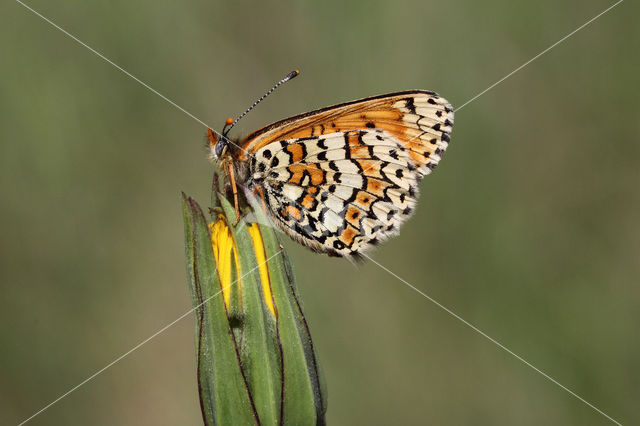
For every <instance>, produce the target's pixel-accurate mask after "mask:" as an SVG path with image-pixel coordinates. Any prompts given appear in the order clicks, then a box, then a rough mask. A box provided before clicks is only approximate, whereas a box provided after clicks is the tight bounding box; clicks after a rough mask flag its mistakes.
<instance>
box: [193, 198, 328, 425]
mask: <svg viewBox="0 0 640 426" xmlns="http://www.w3.org/2000/svg"><path fill="white" fill-rule="evenodd" d="M213 195H214V196H213V207H212V208H211V209H210V211H211V213H212V218H211V219H207V218H206V216H205V214H204V213H203V212H202V209H201V208H200V206H199V205H198V204H197V203H196V202H195V201H194V200H193V199H192V198H190V197H186V196H185V195H184V194H183V210H184V220H185V245H186V257H187V272H188V276H189V284H190V290H191V294H192V301H193V306H194V308H195V322H196V355H197V364H198V365H197V370H198V372H197V375H198V388H199V393H200V405H201V409H202V415H203V419H204V423H205V424H206V425H249V424H256V425H281V424H286V425H289V424H290V425H321V424H324V422H325V421H324V416H325V411H326V407H327V402H326V389H325V387H324V382H323V378H322V374H321V371H320V367H319V364H318V360H317V356H316V354H315V350H314V347H313V342H312V340H311V334H310V332H309V328H308V324H307V320H306V319H305V317H304V314H303V312H302V304H301V301H300V297H299V294H298V292H297V290H296V286H295V281H294V277H293V272H292V269H291V265H290V263H289V258H288V256H287V254H286V252H285V251H284V249H283V248H282V246H281V245H280V244H279V243H278V240H277V237H276V235H275V233H274V230H273V228H271V227H269V226H264V225H259V224H258V223H255V222H253V223H248V222H247V221H245V219H243V218H241V219H240V221H238V223H237V225H236V226H232V225H231V224H233V223H234V222H235V219H236V218H235V211H234V208H233V206H232V205H230V203H229V202H228V201H227V200H226V198H224V197H220V196H218V195H217V194H216V193H215V192H214V194H213ZM256 214H257V215H259V216H261V215H262V212H256Z"/></svg>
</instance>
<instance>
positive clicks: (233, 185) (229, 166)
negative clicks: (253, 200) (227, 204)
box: [227, 162, 240, 226]
mask: <svg viewBox="0 0 640 426" xmlns="http://www.w3.org/2000/svg"><path fill="white" fill-rule="evenodd" d="M227 170H228V171H229V179H231V189H232V190H233V204H234V206H235V209H236V221H235V222H233V226H236V225H237V224H238V221H239V220H240V209H239V208H238V187H237V186H236V176H235V173H234V171H233V163H231V162H228V163H227Z"/></svg>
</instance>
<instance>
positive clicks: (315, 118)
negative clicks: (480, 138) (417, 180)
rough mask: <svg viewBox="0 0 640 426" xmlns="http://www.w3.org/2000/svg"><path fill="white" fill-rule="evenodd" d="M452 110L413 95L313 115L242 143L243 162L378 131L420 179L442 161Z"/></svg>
mask: <svg viewBox="0 0 640 426" xmlns="http://www.w3.org/2000/svg"><path fill="white" fill-rule="evenodd" d="M452 126H453V109H452V107H451V105H450V104H449V102H447V101H446V100H445V99H444V98H441V97H440V96H438V95H437V94H436V93H434V92H428V91H424V90H411V91H406V92H397V93H391V94H388V95H381V96H375V97H371V98H366V99H361V100H357V101H352V102H347V103H344V104H339V105H334V106H331V107H327V108H322V109H319V110H316V111H311V112H308V113H305V114H301V115H298V116H295V117H291V118H288V119H285V120H281V121H278V122H276V123H273V124H270V125H268V126H266V127H264V128H262V129H260V130H258V131H256V132H254V133H252V134H251V135H249V136H247V137H246V138H245V139H244V140H243V141H242V142H241V145H242V147H243V149H242V150H239V151H238V153H237V155H238V159H239V160H247V159H248V157H250V156H252V155H254V154H255V153H257V152H258V151H259V150H261V149H263V148H264V147H266V146H267V145H269V144H271V143H273V142H276V141H282V140H292V139H297V138H305V137H318V136H322V135H327V134H331V133H336V132H345V131H348V130H359V129H363V130H370V129H379V130H384V131H386V132H387V134H388V136H389V137H392V138H393V139H394V140H395V142H396V143H400V144H401V145H402V146H403V147H404V148H406V149H407V153H408V154H409V156H410V157H411V159H412V160H413V162H414V163H415V164H416V165H417V166H418V167H419V168H420V170H421V173H422V174H427V173H429V171H430V170H431V169H433V167H435V165H436V164H437V163H438V161H439V160H440V157H441V155H442V153H443V152H444V151H445V149H446V148H447V145H448V144H449V141H450V134H451V130H452Z"/></svg>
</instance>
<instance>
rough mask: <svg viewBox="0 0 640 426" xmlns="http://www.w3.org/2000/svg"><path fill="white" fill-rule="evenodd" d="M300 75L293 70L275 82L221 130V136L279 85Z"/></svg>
mask: <svg viewBox="0 0 640 426" xmlns="http://www.w3.org/2000/svg"><path fill="white" fill-rule="evenodd" d="M299 74H300V71H298V70H293V71H291V72H290V73H289V74H287V75H286V77H285V78H283V79H282V80H280V81H279V82H277V83H276V84H275V86H273V87H272V88H271V89H269V91H268V92H267V93H265V94H264V95H262V96H261V97H260V99H258V100H257V101H255V102H254V103H253V105H251V106H250V107H249V108H247V110H246V111H245V112H243V113H242V114H240V115H239V116H238V118H236V119H235V120H233V122H232V123H231V124H230V125H229V127H226V126H225V129H223V135H224V136H226V135H227V133H229V130H231V129H232V128H233V126H235V125H236V123H237V122H238V121H240V119H242V117H244V116H245V115H247V113H248V112H249V111H251V110H252V109H254V108H255V107H256V105H258V104H259V103H260V102H262V101H263V100H264V98H266V97H267V96H269V95H270V94H271V93H272V92H273V91H274V90H276V89H277V88H278V87H280V85H281V84H283V83H286V82H287V81H289V80H291V79H292V78H295V77H297V76H298V75H299Z"/></svg>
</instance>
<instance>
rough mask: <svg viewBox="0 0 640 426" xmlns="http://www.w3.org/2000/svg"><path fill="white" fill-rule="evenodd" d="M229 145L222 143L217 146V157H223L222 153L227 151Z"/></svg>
mask: <svg viewBox="0 0 640 426" xmlns="http://www.w3.org/2000/svg"><path fill="white" fill-rule="evenodd" d="M226 148H227V144H226V143H225V142H224V141H220V142H218V143H217V144H216V157H218V158H220V157H222V153H223V152H224V151H226Z"/></svg>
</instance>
